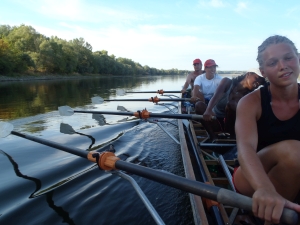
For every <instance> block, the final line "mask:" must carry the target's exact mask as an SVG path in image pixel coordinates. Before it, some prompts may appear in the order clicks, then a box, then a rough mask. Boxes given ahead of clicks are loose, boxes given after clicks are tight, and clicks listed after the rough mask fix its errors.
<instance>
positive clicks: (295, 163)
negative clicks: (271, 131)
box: [276, 140, 300, 174]
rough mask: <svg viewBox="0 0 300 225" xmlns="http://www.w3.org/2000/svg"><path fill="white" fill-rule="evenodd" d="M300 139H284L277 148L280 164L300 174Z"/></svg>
mask: <svg viewBox="0 0 300 225" xmlns="http://www.w3.org/2000/svg"><path fill="white" fill-rule="evenodd" d="M299 149H300V141H296V140H288V141H282V142H280V143H279V145H278V146H277V148H276V154H278V158H279V164H282V165H283V166H284V167H285V168H287V169H289V170H291V171H294V172H295V171H297V172H299V174H300V150H299Z"/></svg>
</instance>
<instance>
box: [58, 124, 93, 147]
mask: <svg viewBox="0 0 300 225" xmlns="http://www.w3.org/2000/svg"><path fill="white" fill-rule="evenodd" d="M60 133H63V134H79V135H83V136H86V137H88V138H90V139H91V141H92V143H91V144H90V146H89V147H88V149H91V148H92V146H93V145H94V144H95V141H96V140H95V138H94V137H93V136H92V135H88V134H84V133H80V132H76V131H75V130H74V129H73V127H71V126H70V125H69V124H66V123H61V124H60Z"/></svg>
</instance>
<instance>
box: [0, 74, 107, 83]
mask: <svg viewBox="0 0 300 225" xmlns="http://www.w3.org/2000/svg"><path fill="white" fill-rule="evenodd" d="M99 76H105V75H81V74H72V75H56V74H40V75H26V74H25V75H14V76H3V75H0V82H8V81H30V80H59V79H79V78H85V77H87V78H90V77H99Z"/></svg>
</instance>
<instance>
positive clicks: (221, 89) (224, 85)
mask: <svg viewBox="0 0 300 225" xmlns="http://www.w3.org/2000/svg"><path fill="white" fill-rule="evenodd" d="M231 83H232V80H231V79H229V78H227V77H224V78H223V79H222V80H221V82H220V84H219V86H218V87H217V89H216V91H215V93H214V95H213V97H212V98H211V99H210V101H209V103H208V106H207V108H206V110H205V112H204V113H203V119H204V120H206V121H209V120H211V118H212V116H213V115H214V113H213V111H212V109H213V108H214V106H215V105H216V104H217V103H218V102H219V100H220V99H221V98H222V97H223V95H224V93H225V92H226V91H227V90H228V88H229V87H230V85H231Z"/></svg>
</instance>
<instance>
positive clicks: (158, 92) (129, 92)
mask: <svg viewBox="0 0 300 225" xmlns="http://www.w3.org/2000/svg"><path fill="white" fill-rule="evenodd" d="M160 92H161V91H126V93H128V94H134V93H137V94H138V93H157V94H160ZM163 93H181V92H180V91H163Z"/></svg>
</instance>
